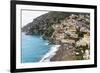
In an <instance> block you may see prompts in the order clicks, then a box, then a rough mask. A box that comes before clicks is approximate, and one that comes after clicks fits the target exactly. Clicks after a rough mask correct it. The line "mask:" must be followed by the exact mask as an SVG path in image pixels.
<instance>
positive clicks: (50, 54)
mask: <svg viewBox="0 0 100 73" xmlns="http://www.w3.org/2000/svg"><path fill="white" fill-rule="evenodd" d="M59 47H60V45H54V46H52V47H51V48H50V50H49V52H47V53H46V54H45V55H44V56H43V58H42V59H41V60H40V61H39V62H50V59H51V58H52V57H53V56H54V55H55V54H56V52H57V51H58V50H59Z"/></svg>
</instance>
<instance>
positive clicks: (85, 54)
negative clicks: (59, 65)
mask: <svg viewBox="0 0 100 73" xmlns="http://www.w3.org/2000/svg"><path fill="white" fill-rule="evenodd" d="M22 31H23V32H26V34H30V35H32V34H40V35H42V36H43V38H44V39H48V40H49V41H50V42H51V43H54V44H59V45H61V46H60V47H59V50H58V51H57V52H56V55H55V56H54V57H52V58H51V61H66V60H83V59H85V60H86V59H89V53H90V52H89V49H90V45H89V43H90V41H89V37H90V15H89V14H88V13H72V12H54V11H52V12H48V13H46V14H44V15H41V16H39V17H37V18H36V19H34V20H33V22H31V23H29V24H28V25H27V26H25V27H23V28H22Z"/></svg>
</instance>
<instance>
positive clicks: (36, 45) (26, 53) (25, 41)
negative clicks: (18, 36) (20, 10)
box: [21, 33, 53, 63]
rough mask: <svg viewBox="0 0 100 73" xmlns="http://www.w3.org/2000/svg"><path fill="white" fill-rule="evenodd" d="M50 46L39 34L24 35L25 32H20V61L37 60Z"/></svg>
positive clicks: (29, 61)
mask: <svg viewBox="0 0 100 73" xmlns="http://www.w3.org/2000/svg"><path fill="white" fill-rule="evenodd" d="M52 46H53V45H50V44H48V41H47V40H44V39H42V38H41V36H40V35H25V33H22V46H21V62H22V63H31V62H39V61H40V60H41V59H42V58H43V56H44V55H45V54H46V53H47V52H48V51H49V50H50V48H51V47H52Z"/></svg>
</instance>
